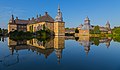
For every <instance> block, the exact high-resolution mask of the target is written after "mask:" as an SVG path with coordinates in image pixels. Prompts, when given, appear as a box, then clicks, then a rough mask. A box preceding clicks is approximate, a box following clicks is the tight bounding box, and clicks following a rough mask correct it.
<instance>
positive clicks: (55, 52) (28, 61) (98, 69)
mask: <svg viewBox="0 0 120 70" xmlns="http://www.w3.org/2000/svg"><path fill="white" fill-rule="evenodd" d="M48 69H50V70H120V43H119V42H118V41H116V40H113V39H112V38H90V37H87V36H83V37H78V38H74V37H55V38H52V39H49V40H46V41H42V40H38V39H31V40H23V41H15V40H11V39H9V38H8V37H5V38H4V37H2V38H1V39H0V70H48Z"/></svg>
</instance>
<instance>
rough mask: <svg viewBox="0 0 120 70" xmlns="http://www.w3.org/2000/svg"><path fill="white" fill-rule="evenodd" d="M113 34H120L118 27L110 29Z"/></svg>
mask: <svg viewBox="0 0 120 70" xmlns="http://www.w3.org/2000/svg"><path fill="white" fill-rule="evenodd" d="M112 32H113V34H114V35H120V27H115V28H113V29H112Z"/></svg>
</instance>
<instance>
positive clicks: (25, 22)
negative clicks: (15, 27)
mask: <svg viewBox="0 0 120 70" xmlns="http://www.w3.org/2000/svg"><path fill="white" fill-rule="evenodd" d="M15 23H16V24H28V23H29V20H21V19H15Z"/></svg>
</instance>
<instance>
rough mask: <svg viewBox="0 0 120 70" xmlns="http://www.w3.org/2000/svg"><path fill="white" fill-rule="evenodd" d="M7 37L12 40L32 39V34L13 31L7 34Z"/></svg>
mask: <svg viewBox="0 0 120 70" xmlns="http://www.w3.org/2000/svg"><path fill="white" fill-rule="evenodd" d="M9 37H10V38H11V39H14V40H23V39H31V38H33V33H31V32H23V31H17V30H15V31H14V32H10V33H9Z"/></svg>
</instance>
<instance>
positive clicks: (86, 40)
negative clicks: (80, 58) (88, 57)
mask: <svg viewBox="0 0 120 70" xmlns="http://www.w3.org/2000/svg"><path fill="white" fill-rule="evenodd" d="M111 40H112V38H110V37H108V38H91V37H89V36H80V37H79V39H78V40H77V41H78V42H80V44H81V45H83V46H84V50H85V52H86V54H88V53H89V51H90V46H91V45H93V44H94V45H97V46H98V45H99V44H100V43H105V44H106V47H107V48H109V46H110V42H111Z"/></svg>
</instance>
